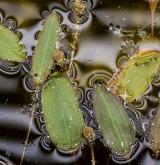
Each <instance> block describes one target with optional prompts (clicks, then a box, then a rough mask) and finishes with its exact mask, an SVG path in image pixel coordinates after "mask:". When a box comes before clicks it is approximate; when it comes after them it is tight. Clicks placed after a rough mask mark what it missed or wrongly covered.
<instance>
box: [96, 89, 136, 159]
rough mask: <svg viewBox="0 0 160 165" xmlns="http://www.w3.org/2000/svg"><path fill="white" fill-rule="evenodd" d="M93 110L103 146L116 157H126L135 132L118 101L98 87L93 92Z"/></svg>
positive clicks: (133, 140)
mask: <svg viewBox="0 0 160 165" xmlns="http://www.w3.org/2000/svg"><path fill="white" fill-rule="evenodd" d="M93 108H94V112H95V117H96V120H97V122H98V124H99V127H100V130H101V132H102V135H103V138H104V141H105V145H106V146H109V147H110V148H111V150H112V152H114V153H116V154H117V155H121V156H127V155H128V154H129V153H130V152H131V151H132V148H133V147H132V146H133V144H134V143H135V131H134V129H133V127H132V125H131V122H130V119H129V117H128V114H127V112H126V111H125V109H124V107H123V106H122V104H121V103H120V100H118V99H117V98H116V97H115V96H114V95H113V94H112V93H110V92H109V91H107V90H106V89H105V88H104V87H100V86H98V87H96V89H95V90H94V92H93Z"/></svg>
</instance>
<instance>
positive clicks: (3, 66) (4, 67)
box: [0, 59, 21, 75]
mask: <svg viewBox="0 0 160 165" xmlns="http://www.w3.org/2000/svg"><path fill="white" fill-rule="evenodd" d="M20 70H21V64H19V63H15V62H14V63H13V62H8V61H4V60H2V59H0V71H1V72H3V73H5V74H7V75H16V74H18V73H19V72H20Z"/></svg>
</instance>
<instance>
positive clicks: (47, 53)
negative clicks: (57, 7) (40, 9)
mask: <svg viewBox="0 0 160 165" xmlns="http://www.w3.org/2000/svg"><path fill="white" fill-rule="evenodd" d="M59 27H60V25H59V23H58V19H57V16H56V14H51V15H49V16H48V18H47V20H46V21H45V23H44V27H43V31H42V32H41V33H40V35H39V38H38V43H37V46H36V48H35V52H34V55H33V63H32V74H33V76H34V81H35V83H36V84H41V83H42V82H43V81H45V79H46V77H47V76H48V75H49V73H50V70H51V68H52V65H53V56H54V53H55V51H56V42H57V39H58V37H59Z"/></svg>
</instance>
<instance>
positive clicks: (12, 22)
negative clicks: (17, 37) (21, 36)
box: [3, 17, 18, 31]
mask: <svg viewBox="0 0 160 165" xmlns="http://www.w3.org/2000/svg"><path fill="white" fill-rule="evenodd" d="M3 24H4V25H5V26H6V27H8V28H9V29H10V30H12V31H16V29H17V24H18V23H17V20H16V18H14V17H10V18H7V19H5V20H3Z"/></svg>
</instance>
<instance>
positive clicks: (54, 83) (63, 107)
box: [42, 77, 84, 152]
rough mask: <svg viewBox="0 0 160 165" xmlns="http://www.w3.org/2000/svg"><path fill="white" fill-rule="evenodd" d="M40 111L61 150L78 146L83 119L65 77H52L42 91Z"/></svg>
mask: <svg viewBox="0 0 160 165" xmlns="http://www.w3.org/2000/svg"><path fill="white" fill-rule="evenodd" d="M42 111H43V115H44V119H45V123H46V127H47V130H48V133H49V135H50V137H51V139H52V141H53V143H54V144H55V145H56V146H57V147H58V148H59V149H60V150H63V151H67V152H68V151H72V150H75V149H77V148H78V147H79V145H80V143H81V140H82V131H83V127H84V120H83V116H82V113H81V112H80V110H79V105H78V101H77V99H76V95H75V91H74V89H73V87H72V85H71V83H70V82H69V80H68V79H67V78H64V77H57V78H53V79H52V80H51V81H49V82H48V83H47V85H46V86H45V87H44V89H43V91H42Z"/></svg>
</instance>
